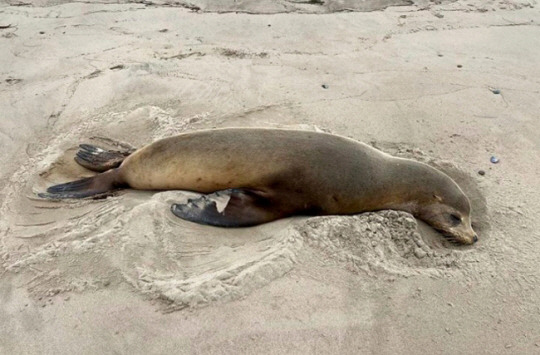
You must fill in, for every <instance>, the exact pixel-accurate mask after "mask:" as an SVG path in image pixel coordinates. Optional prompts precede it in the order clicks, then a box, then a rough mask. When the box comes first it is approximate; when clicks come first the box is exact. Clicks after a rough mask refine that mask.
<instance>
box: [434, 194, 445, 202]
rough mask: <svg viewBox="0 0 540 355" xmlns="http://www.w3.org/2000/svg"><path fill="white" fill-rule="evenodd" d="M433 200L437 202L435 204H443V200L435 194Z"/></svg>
mask: <svg viewBox="0 0 540 355" xmlns="http://www.w3.org/2000/svg"><path fill="white" fill-rule="evenodd" d="M433 198H434V199H435V200H436V201H437V202H443V199H442V197H441V196H439V195H437V194H433Z"/></svg>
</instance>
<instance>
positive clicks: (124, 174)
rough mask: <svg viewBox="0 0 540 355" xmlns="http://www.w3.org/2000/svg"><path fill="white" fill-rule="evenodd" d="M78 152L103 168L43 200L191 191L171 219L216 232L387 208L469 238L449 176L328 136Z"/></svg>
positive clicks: (253, 133)
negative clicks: (124, 191) (294, 217)
mask: <svg viewBox="0 0 540 355" xmlns="http://www.w3.org/2000/svg"><path fill="white" fill-rule="evenodd" d="M80 147H81V150H80V151H79V152H78V153H77V157H76V160H77V162H79V164H81V165H83V166H85V167H87V168H89V169H91V170H95V171H104V172H102V173H100V174H98V175H96V176H93V177H90V178H85V179H82V180H77V181H73V182H68V183H65V184H60V185H55V186H52V187H49V189H48V190H47V192H48V193H47V194H42V197H48V198H83V197H88V196H94V195H99V194H103V193H107V192H109V191H111V190H113V189H116V188H122V187H130V188H132V189H138V190H172V189H174V190H190V191H195V192H199V193H203V194H207V195H205V196H202V197H200V198H198V199H194V200H189V201H188V202H187V203H185V204H173V205H172V206H171V210H172V213H174V214H175V215H176V216H178V217H181V218H183V219H186V220H189V221H193V222H196V223H201V224H208V225H213V226H221V227H246V226H253V225H257V224H261V223H265V222H269V221H273V220H276V219H278V218H283V217H287V216H292V215H334V214H339V215H347V214H355V213H361V212H366V211H376V210H382V209H395V210H402V211H406V212H409V213H411V214H412V215H414V216H415V217H416V218H418V219H421V220H423V221H425V222H427V223H428V224H429V225H431V226H432V227H433V228H435V229H436V230H438V231H440V232H441V233H442V234H443V235H444V236H445V237H447V238H448V239H449V240H451V241H454V242H456V243H461V244H473V243H475V242H476V241H477V240H478V238H477V236H476V234H475V232H474V231H473V229H472V226H471V205H470V202H469V199H468V198H467V196H465V194H464V193H463V191H462V190H461V189H460V188H459V186H458V185H457V184H456V183H455V182H454V181H453V180H452V179H451V178H450V177H449V176H447V175H446V174H444V173H442V172H441V171H439V170H437V169H435V168H433V167H431V166H429V165H426V164H423V163H420V162H417V161H413V160H408V159H403V158H396V157H393V156H391V155H388V154H386V153H383V152H381V151H379V150H377V149H375V148H372V147H370V146H368V145H366V144H363V143H360V142H357V141H355V140H352V139H349V138H345V137H341V136H337V135H332V134H327V133H318V132H309V131H296V130H282V129H262V128H257V129H252V128H228V129H215V130H205V131H197V132H190V133H186V134H181V135H178V136H175V137H171V138H165V139H162V140H159V141H157V142H154V143H152V144H150V145H147V146H145V147H143V148H141V149H138V150H136V151H135V152H133V153H132V154H130V153H131V152H115V151H106V150H102V149H100V148H97V147H94V146H91V145H81V146H80Z"/></svg>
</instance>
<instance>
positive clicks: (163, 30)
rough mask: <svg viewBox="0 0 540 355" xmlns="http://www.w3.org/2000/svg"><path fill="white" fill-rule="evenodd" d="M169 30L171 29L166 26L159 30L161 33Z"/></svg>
mask: <svg viewBox="0 0 540 355" xmlns="http://www.w3.org/2000/svg"><path fill="white" fill-rule="evenodd" d="M167 31H169V30H168V29H167V28H164V29H162V30H159V32H161V33H164V32H167Z"/></svg>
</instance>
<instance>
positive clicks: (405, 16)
mask: <svg viewBox="0 0 540 355" xmlns="http://www.w3.org/2000/svg"><path fill="white" fill-rule="evenodd" d="M399 17H400V18H407V15H400V16H399Z"/></svg>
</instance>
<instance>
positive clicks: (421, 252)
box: [414, 248, 427, 259]
mask: <svg viewBox="0 0 540 355" xmlns="http://www.w3.org/2000/svg"><path fill="white" fill-rule="evenodd" d="M414 255H416V257H417V258H418V259H422V258H424V257H425V256H426V255H427V253H426V252H425V251H424V250H423V249H420V248H416V249H414Z"/></svg>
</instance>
